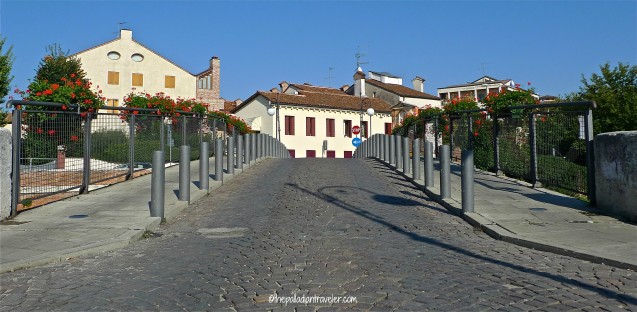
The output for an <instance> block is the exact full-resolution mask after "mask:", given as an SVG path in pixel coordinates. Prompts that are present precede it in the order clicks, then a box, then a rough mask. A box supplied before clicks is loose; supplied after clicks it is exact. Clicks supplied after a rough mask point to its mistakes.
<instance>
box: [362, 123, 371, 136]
mask: <svg viewBox="0 0 637 312" xmlns="http://www.w3.org/2000/svg"><path fill="white" fill-rule="evenodd" d="M361 132H363V133H361V137H364V138H367V137H368V136H369V135H368V134H369V128H367V121H363V129H361Z"/></svg>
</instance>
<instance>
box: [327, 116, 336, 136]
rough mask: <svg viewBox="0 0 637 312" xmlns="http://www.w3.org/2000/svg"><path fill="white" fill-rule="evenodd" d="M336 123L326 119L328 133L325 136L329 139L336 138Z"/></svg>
mask: <svg viewBox="0 0 637 312" xmlns="http://www.w3.org/2000/svg"><path fill="white" fill-rule="evenodd" d="M334 125H335V123H334V119H330V118H328V119H326V122H325V129H326V133H325V136H327V137H332V138H333V137H335V136H336V131H335V130H336V128H335V126H334Z"/></svg>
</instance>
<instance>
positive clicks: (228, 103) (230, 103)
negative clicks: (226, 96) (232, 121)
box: [223, 101, 237, 112]
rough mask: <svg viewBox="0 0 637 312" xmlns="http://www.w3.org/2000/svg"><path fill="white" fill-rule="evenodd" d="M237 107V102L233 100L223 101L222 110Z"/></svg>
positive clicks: (231, 109) (226, 110)
mask: <svg viewBox="0 0 637 312" xmlns="http://www.w3.org/2000/svg"><path fill="white" fill-rule="evenodd" d="M236 107H237V103H236V102H235V101H224V102H223V111H225V112H231V111H233V110H234V109H235V108H236Z"/></svg>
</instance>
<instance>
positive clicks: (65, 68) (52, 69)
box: [34, 44, 86, 82]
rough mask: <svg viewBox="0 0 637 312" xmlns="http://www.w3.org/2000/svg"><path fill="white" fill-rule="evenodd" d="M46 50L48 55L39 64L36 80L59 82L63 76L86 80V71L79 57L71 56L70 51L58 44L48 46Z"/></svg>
mask: <svg viewBox="0 0 637 312" xmlns="http://www.w3.org/2000/svg"><path fill="white" fill-rule="evenodd" d="M46 52H47V55H46V56H45V57H44V58H43V59H42V60H41V61H40V64H39V65H38V69H37V72H36V75H35V79H34V80H36V81H48V82H58V81H60V79H62V78H68V77H74V78H76V79H80V80H81V81H82V82H86V73H85V72H84V70H83V69H82V62H80V60H79V59H78V58H77V57H75V56H69V52H64V51H63V50H62V48H61V47H60V45H58V44H53V45H50V46H48V47H47V48H46Z"/></svg>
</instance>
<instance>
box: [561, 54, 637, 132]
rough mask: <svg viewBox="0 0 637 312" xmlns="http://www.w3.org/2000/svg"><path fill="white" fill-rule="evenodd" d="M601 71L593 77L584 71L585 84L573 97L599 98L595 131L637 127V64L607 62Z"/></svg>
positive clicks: (587, 99)
mask: <svg viewBox="0 0 637 312" xmlns="http://www.w3.org/2000/svg"><path fill="white" fill-rule="evenodd" d="M600 71H601V73H593V74H592V75H591V77H590V78H589V79H586V78H585V77H584V75H582V84H583V86H581V87H580V90H579V92H576V93H575V94H571V95H569V100H584V101H595V103H596V104H597V108H596V109H595V110H593V128H594V131H595V133H603V132H613V131H631V130H637V66H630V65H628V64H623V63H621V62H620V63H619V65H617V66H616V67H614V68H611V66H610V64H608V63H606V64H604V65H602V66H600Z"/></svg>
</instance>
